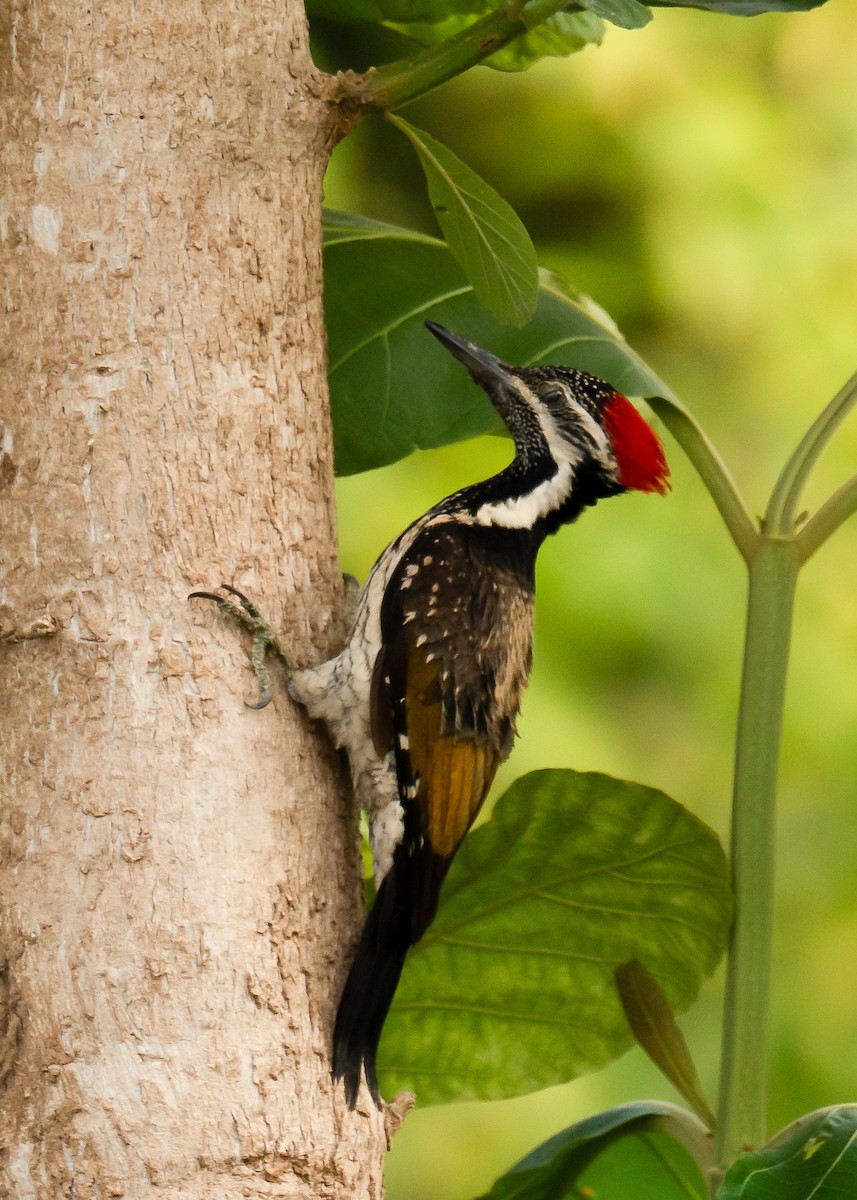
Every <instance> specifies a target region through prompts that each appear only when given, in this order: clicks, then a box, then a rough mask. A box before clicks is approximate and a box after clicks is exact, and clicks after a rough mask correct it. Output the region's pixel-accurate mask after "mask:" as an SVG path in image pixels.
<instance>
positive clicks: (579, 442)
mask: <svg viewBox="0 0 857 1200" xmlns="http://www.w3.org/2000/svg"><path fill="white" fill-rule="evenodd" d="M426 326H427V327H428V329H429V330H430V331H431V333H433V334H434V336H435V337H436V338H437V339H438V341H440V342H441V343H442V344H443V345H444V346H445V347H446V348H447V350H449V352H450V353H451V354H453V355H454V356H455V358H457V359H458V360H459V361H460V362H461V363H463V364H464V366H466V367H467V369H468V371H469V372H470V375H471V377H472V378H473V380H474V381H475V382H476V383H478V384H479V385H480V386H481V387H482V388H484V390H485V391H486V393H487V394H488V396H489V398H490V400H491V402H492V403H493V405H494V407H495V408H496V409H497V411H498V413H499V414H500V416H501V417H502V418H503V420H504V422H505V423H506V425H507V427H508V429H509V432H510V433H511V435H512V438H513V439H514V442H515V451H516V457H517V459H518V461H519V463H520V464H521V465H522V466H523V467H524V468H525V469H526V468H528V467H531V466H535V465H536V464H550V463H552V464H553V466H554V468H555V470H556V471H559V472H562V473H564V474H566V475H567V476H568V479H569V483H571V482H572V481H573V478H574V476H575V475H576V474H577V472H578V469H579V468H583V469H585V471H586V473H587V476H588V477H589V478H592V476H593V474H594V475H595V476H597V477H598V478H599V479H600V480H601V483H602V484H603V489H604V491H603V494H605V495H607V494H611V493H615V492H617V491H623V490H625V489H635V490H638V491H645V492H664V491H666V489H667V486H668V484H667V478H668V475H669V470H668V467H667V464H666V460H665V458H664V452H663V448H662V446H661V443H660V441H659V439H658V437H657V435H656V434H655V433H654V431H653V430H652V429H651V428H650V426H649V425H647V424H646V422H645V421H644V420H643V418H642V417H641V416H640V414H639V413H638V412H637V410H636V409H635V408H634V406H633V405H632V404H631V402H630V401H629V400H628V399H627V398H626V397H625V396H623V395H622V394H621V392H617V391H616V389H615V388H613V387H611V385H610V384H609V383H605V382H604V381H603V380H601V379H597V378H596V377H595V376H594V375H588V374H586V372H584V371H577V370H575V369H574V368H573V367H562V366H556V367H553V366H551V367H548V366H545V367H515V366H511V365H510V364H509V363H506V362H503V360H502V359H500V358H498V357H497V356H496V355H495V354H491V353H490V352H489V351H487V350H483V349H482V348H481V347H480V346H477V345H476V344H475V343H473V342H470V341H468V340H467V339H466V338H462V337H459V336H458V335H457V334H454V333H450V331H449V330H448V329H444V328H443V326H442V325H437V324H435V323H434V322H432V321H427V322H426Z"/></svg>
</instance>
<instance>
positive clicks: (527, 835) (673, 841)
mask: <svg viewBox="0 0 857 1200" xmlns="http://www.w3.org/2000/svg"><path fill="white" fill-rule="evenodd" d="M730 911H731V908H730V889H729V883H728V876H727V867H726V861H725V858H724V855H723V851H722V849H721V847H720V843H719V842H718V840H717V838H716V836H715V835H714V834H713V833H712V831H711V830H710V829H708V828H707V826H705V825H703V824H702V822H701V821H699V820H697V818H696V817H694V816H693V815H692V814H691V813H689V812H687V811H686V810H685V809H683V808H682V807H681V805H679V804H677V803H676V802H675V801H674V800H671V799H670V798H669V797H668V796H665V795H664V794H663V792H659V791H656V790H654V789H653V788H647V787H642V786H641V785H639V784H633V783H627V782H625V781H623V780H618V779H612V778H610V777H609V776H606V775H598V774H578V773H577V772H575V771H559V770H556V771H536V772H533V773H532V774H530V775H526V776H524V777H523V778H522V779H519V780H517V781H516V782H515V783H514V784H513V785H512V787H510V788H509V790H508V791H507V792H506V793H505V795H504V796H502V797H501V799H500V800H498V802H497V804H496V807H495V809H494V813H493V815H492V817H491V820H490V821H488V822H487V823H486V824H485V825H483V826H481V827H480V828H479V829H476V830H475V831H474V832H473V833H471V834H470V835H469V836H468V838H467V839H466V840H465V842H464V845H463V846H462V848H461V850H460V851H459V853H458V856H457V857H456V859H455V861H454V862H453V865H452V869H451V871H450V875H449V878H448V879H447V881H446V884H445V885H444V889H443V892H442V895H441V904H440V909H439V911H438V914H437V916H436V918H435V920H434V923H433V924H432V926H431V927H430V929H429V931H428V933H427V934H426V935H425V937H424V938H423V940H422V942H421V943H420V944H419V945H418V946H417V947H416V948H415V949H414V950H413V951H411V953H410V955H409V956H408V960H407V963H406V965H405V970H404V973H403V975H402V980H401V983H400V985H399V989H398V992H397V994H396V999H395V1002H394V1005H393V1008H392V1010H391V1013H390V1016H389V1018H388V1020H387V1025H386V1028H385V1032H384V1036H383V1039H382V1041H381V1053H380V1059H379V1067H380V1071H381V1076H382V1081H383V1082H382V1088H383V1090H384V1091H385V1092H386V1093H387V1094H390V1095H391V1094H394V1093H395V1092H397V1091H400V1090H402V1089H406V1088H410V1089H412V1090H413V1091H415V1092H416V1093H417V1095H418V1097H419V1100H420V1102H421V1103H426V1104H431V1103H441V1102H445V1101H449V1100H453V1099H462V1098H466V1097H478V1098H482V1099H489V1098H499V1097H503V1096H513V1095H518V1094H521V1093H523V1092H529V1091H534V1090H535V1089H537V1088H542V1087H547V1086H549V1085H551V1084H555V1083H561V1082H563V1081H565V1080H568V1079H573V1078H574V1077H575V1076H577V1075H579V1074H581V1073H582V1072H584V1071H589V1070H592V1069H593V1068H595V1067H599V1066H601V1065H602V1064H604V1063H606V1062H608V1061H609V1060H610V1059H612V1058H615V1057H616V1056H617V1055H619V1054H621V1053H623V1052H624V1051H625V1050H627V1049H628V1047H629V1045H630V1044H631V1042H632V1037H631V1033H630V1030H629V1028H628V1023H627V1021H626V1019H625V1016H624V1014H623V1011H622V1006H621V1004H620V1001H619V997H618V995H617V992H616V986H615V983H614V979H613V972H614V970H615V968H616V967H617V966H618V965H619V964H620V963H623V962H627V961H628V960H629V959H632V958H638V959H640V961H641V962H643V963H645V965H646V967H647V968H648V969H649V971H650V972H651V973H652V975H653V976H654V977H655V978H656V979H657V981H658V983H659V984H660V986H661V987H662V988H663V990H664V992H665V993H666V995H667V997H668V998H669V1001H670V1004H671V1005H672V1006H673V1007H674V1008H676V1009H683V1008H686V1007H687V1006H688V1005H689V1004H690V1003H691V1001H692V1000H693V999H694V997H695V996H696V993H697V991H698V989H699V985H700V983H701V982H702V980H703V979H704V978H705V977H706V976H707V975H709V974H710V973H711V972H712V971H713V970H714V967H715V966H716V964H717V962H718V960H719V959H720V956H721V954H722V953H723V950H724V947H725V944H726V937H727V932H728V929H729V923H730Z"/></svg>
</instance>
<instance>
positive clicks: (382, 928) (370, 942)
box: [333, 864, 412, 1108]
mask: <svg viewBox="0 0 857 1200" xmlns="http://www.w3.org/2000/svg"><path fill="white" fill-rule="evenodd" d="M397 866H398V868H399V869H398V871H397ZM401 866H402V864H396V865H394V866H393V867H392V868H391V869H390V871H389V872H388V874H387V875H386V877H385V878H384V880H383V882H382V884H381V886H380V888H379V889H378V895H377V896H376V898H375V903H374V904H373V906H372V910H371V912H370V913H369V916H368V917H367V919H366V924H365V926H364V928H363V933H362V935H361V938H360V941H359V943H358V945H357V951H356V953H355V955H354V962H353V963H352V964H351V970H350V971H349V972H348V978H347V979H346V981H345V988H344V989H343V992H342V999H341V1000H340V1002H339V1008H338V1010H337V1013H336V1024H335V1025H334V1029H333V1077H334V1079H342V1080H343V1082H344V1084H345V1096H346V1099H347V1101H348V1107H349V1108H354V1106H355V1104H356V1103H357V1092H358V1090H359V1088H360V1075H361V1070H364V1069H365V1071H366V1083H367V1084H368V1086H369V1090H370V1092H371V1093H372V1098H373V1100H374V1101H375V1103H376V1104H377V1105H378V1107H379V1108H380V1107H381V1096H380V1093H379V1091H378V1081H377V1078H376V1075H375V1059H376V1056H377V1053H378V1043H379V1042H380V1040H381V1030H382V1029H383V1028H384V1021H385V1020H386V1017H387V1013H388V1012H389V1009H390V1005H391V1004H392V1003H393V996H394V995H395V994H396V987H397V986H398V983H399V976H400V975H401V973H402V967H403V966H404V963H405V956H406V954H407V953H408V949H409V947H410V945H411V925H412V917H411V904H410V896H409V890H410V889H408V888H407V887H405V888H403V887H402V881H401V880H400V878H399V875H400V874H401ZM407 873H408V872H407V870H406V871H405V874H407Z"/></svg>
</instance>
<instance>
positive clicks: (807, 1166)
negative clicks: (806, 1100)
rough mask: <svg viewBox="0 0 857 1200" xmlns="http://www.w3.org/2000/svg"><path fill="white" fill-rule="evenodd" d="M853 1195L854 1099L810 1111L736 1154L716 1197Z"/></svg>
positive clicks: (856, 1168) (808, 1199)
mask: <svg viewBox="0 0 857 1200" xmlns="http://www.w3.org/2000/svg"><path fill="white" fill-rule="evenodd" d="M849 1196H857V1104H841V1105H839V1106H837V1107H836V1108H830V1109H823V1110H821V1111H820V1112H817V1113H810V1114H809V1115H808V1116H806V1117H803V1118H802V1119H801V1120H800V1121H797V1122H795V1125H794V1128H793V1131H792V1132H790V1131H789V1130H786V1131H785V1132H784V1134H781V1135H780V1136H779V1137H777V1138H774V1140H773V1141H772V1142H771V1143H770V1145H768V1146H765V1147H764V1148H763V1149H762V1150H757V1151H754V1152H753V1153H752V1154H741V1155H739V1156H738V1158H737V1159H736V1160H735V1162H734V1163H733V1164H732V1166H731V1167H730V1168H729V1170H728V1172H727V1174H726V1178H725V1179H724V1180H723V1183H722V1184H721V1185H720V1190H719V1191H718V1193H717V1200H844V1198H845V1197H849Z"/></svg>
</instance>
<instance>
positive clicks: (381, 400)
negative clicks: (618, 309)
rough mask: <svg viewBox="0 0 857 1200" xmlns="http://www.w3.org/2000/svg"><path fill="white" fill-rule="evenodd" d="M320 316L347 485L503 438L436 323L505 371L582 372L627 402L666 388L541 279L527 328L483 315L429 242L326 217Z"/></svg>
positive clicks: (437, 244)
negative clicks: (536, 366)
mask: <svg viewBox="0 0 857 1200" xmlns="http://www.w3.org/2000/svg"><path fill="white" fill-rule="evenodd" d="M324 272H325V315H326V319H327V333H328V354H329V362H330V400H331V408H332V413H333V433H334V442H335V447H336V471H337V473H338V474H340V475H350V474H353V473H354V472H356V471H368V470H371V469H372V468H373V467H380V466H383V465H384V464H386V463H391V462H395V461H396V460H397V459H399V458H404V456H405V455H406V454H410V453H411V451H412V450H415V449H418V448H419V449H429V448H431V447H434V446H443V445H447V444H448V443H450V442H456V441H461V440H462V439H464V438H468V437H475V436H476V435H477V434H481V433H488V432H492V431H495V430H498V429H504V428H505V427H504V426H503V424H502V422H501V420H500V418H499V417H498V415H497V413H496V412H495V410H494V408H493V406H492V405H491V403H490V402H489V400H488V398H487V396H486V395H485V393H484V392H483V391H482V389H481V388H478V387H477V386H476V385H475V384H473V383H472V382H471V380H470V378H469V377H468V375H467V372H466V371H464V370H463V369H462V367H461V366H460V364H458V363H457V362H455V360H454V359H453V358H452V357H451V355H449V354H447V353H446V352H445V351H444V350H443V349H442V347H440V346H438V344H437V342H436V341H435V339H434V338H433V337H432V336H431V335H430V334H429V333H428V332H427V331H426V329H425V328H424V322H425V321H426V320H427V319H431V320H434V321H439V322H440V323H441V324H442V325H446V326H448V327H449V328H450V329H452V330H454V331H455V332H456V333H461V334H464V335H466V336H467V337H469V338H471V339H472V340H473V341H476V342H478V343H479V344H480V345H483V346H485V347H486V348H487V349H490V350H492V351H494V353H496V354H499V355H500V356H501V357H502V358H504V359H506V361H507V362H512V363H518V364H520V365H528V364H533V363H541V362H550V363H556V364H561V365H566V366H571V367H578V368H579V369H580V370H583V371H589V372H590V374H592V375H597V376H599V378H601V379H606V380H607V381H608V382H609V383H611V384H612V385H613V386H614V387H615V388H618V389H619V390H620V391H622V392H624V393H625V394H626V395H631V396H644V395H653V394H655V393H667V394H668V389H667V385H666V384H665V383H664V382H663V381H662V380H661V379H659V378H658V376H657V375H655V373H654V372H653V371H651V370H650V369H649V368H648V367H647V366H646V365H645V364H644V363H643V362H641V360H640V359H639V358H638V357H637V355H636V354H635V353H634V352H633V350H631V348H630V347H629V346H628V344H627V342H625V340H624V338H623V337H622V335H621V334H620V332H619V330H618V329H617V328H616V326H615V325H614V324H613V323H612V321H611V320H610V318H609V317H608V316H607V315H606V313H604V312H603V311H602V310H601V309H599V308H598V307H597V305H595V304H594V303H593V302H592V301H591V300H590V299H589V298H588V297H587V296H583V295H581V294H580V293H577V292H574V291H573V290H571V289H570V288H568V287H567V286H566V285H565V284H563V283H562V281H561V280H560V279H559V278H558V277H557V276H555V275H549V274H547V273H545V272H542V275H541V286H540V288H539V294H538V303H537V306H536V312H535V316H534V318H533V320H532V321H531V322H530V323H529V325H527V326H526V327H525V328H524V329H521V330H517V329H512V328H510V327H509V326H508V325H502V324H500V323H499V322H497V321H496V320H495V319H494V318H492V317H491V316H490V314H489V313H487V312H486V311H485V309H484V308H483V307H482V305H481V304H480V303H479V301H478V300H477V298H476V296H475V295H474V293H473V289H472V288H471V287H470V285H469V284H468V282H467V280H466V279H465V277H464V273H463V271H462V270H461V268H460V267H459V265H458V263H457V262H456V261H455V259H454V258H453V257H452V255H451V254H450V252H449V248H448V247H447V246H446V245H445V244H444V243H443V242H442V241H440V240H439V239H438V238H433V237H429V236H427V235H425V234H420V233H414V232H413V231H411V230H408V229H400V228H398V227H396V226H394V225H384V224H381V223H380V222H378V221H370V220H368V219H367V218H365V217H359V216H356V215H354V214H352V213H333V212H327V213H326V214H325V252H324Z"/></svg>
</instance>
